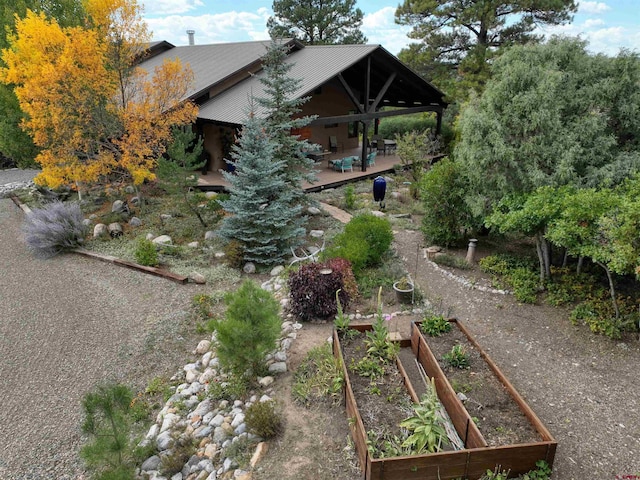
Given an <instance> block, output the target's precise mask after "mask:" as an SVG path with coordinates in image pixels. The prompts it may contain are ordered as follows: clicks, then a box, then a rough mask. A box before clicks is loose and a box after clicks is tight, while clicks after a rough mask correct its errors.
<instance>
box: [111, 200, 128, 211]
mask: <svg viewBox="0 0 640 480" xmlns="http://www.w3.org/2000/svg"><path fill="white" fill-rule="evenodd" d="M128 211H129V207H128V206H127V204H126V202H123V201H122V200H116V201H114V202H113V203H112V204H111V213H126V212H128Z"/></svg>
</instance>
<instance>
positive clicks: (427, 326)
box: [420, 314, 451, 337]
mask: <svg viewBox="0 0 640 480" xmlns="http://www.w3.org/2000/svg"><path fill="white" fill-rule="evenodd" d="M420 330H421V331H422V332H423V333H426V334H427V335H429V336H430V337H439V336H440V335H442V334H444V333H447V332H450V331H451V322H449V321H448V320H447V319H446V318H444V316H442V315H434V314H432V315H428V316H426V317H424V318H423V319H422V323H421V324H420Z"/></svg>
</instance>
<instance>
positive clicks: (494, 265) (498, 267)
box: [479, 254, 540, 303]
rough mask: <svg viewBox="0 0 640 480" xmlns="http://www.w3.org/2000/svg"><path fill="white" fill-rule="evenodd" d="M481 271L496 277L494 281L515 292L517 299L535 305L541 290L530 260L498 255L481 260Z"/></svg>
mask: <svg viewBox="0 0 640 480" xmlns="http://www.w3.org/2000/svg"><path fill="white" fill-rule="evenodd" d="M479 263H480V270H482V271H483V272H485V273H490V274H492V275H494V277H496V278H494V281H497V282H498V284H503V285H504V286H505V287H506V288H510V289H511V290H513V295H514V296H515V297H516V299H517V300H518V301H520V302H523V303H535V302H536V299H537V296H538V292H539V290H540V280H539V276H538V274H537V273H536V272H535V270H534V269H533V268H532V267H533V264H532V262H531V260H530V259H528V258H520V257H514V256H513V255H506V254H497V255H489V256H487V257H484V258H482V259H480V262H479Z"/></svg>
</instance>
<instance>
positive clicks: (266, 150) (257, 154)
mask: <svg viewBox="0 0 640 480" xmlns="http://www.w3.org/2000/svg"><path fill="white" fill-rule="evenodd" d="M276 148H278V145H277V144H276V143H275V140H274V138H273V137H272V135H271V134H270V133H269V130H268V129H267V128H266V124H265V121H264V120H261V119H259V118H258V117H256V116H255V114H254V108H253V106H252V107H251V112H250V114H249V118H248V119H247V121H246V123H245V126H244V128H243V130H242V135H241V137H240V140H239V143H238V144H237V145H234V150H233V152H232V153H231V157H232V159H233V160H232V164H233V165H234V166H235V171H234V172H233V173H229V172H223V174H224V176H225V178H226V180H227V181H228V182H229V184H230V187H229V192H230V197H229V199H228V200H226V201H223V202H221V204H222V206H223V207H224V209H225V210H226V211H227V212H229V213H230V214H231V215H229V216H227V217H225V218H224V220H223V222H222V224H221V226H220V229H219V231H218V233H219V235H220V236H221V237H222V238H224V239H226V240H228V241H231V240H235V241H237V242H239V243H240V245H241V246H242V249H243V257H244V260H246V261H251V262H255V263H257V264H260V265H274V264H277V263H281V262H282V261H283V259H284V258H285V256H286V255H288V252H289V250H290V247H294V246H297V245H298V244H299V238H300V237H301V236H302V235H304V233H305V231H304V228H303V227H302V222H303V217H301V216H300V212H301V210H302V207H301V205H300V204H296V203H295V202H294V199H295V196H294V192H293V189H292V188H291V186H290V184H289V183H287V179H286V174H285V171H286V169H287V164H286V162H285V161H283V160H279V159H276V157H275V150H276Z"/></svg>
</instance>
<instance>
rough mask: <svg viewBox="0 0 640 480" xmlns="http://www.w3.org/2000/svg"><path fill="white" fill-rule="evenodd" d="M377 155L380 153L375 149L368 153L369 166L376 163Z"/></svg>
mask: <svg viewBox="0 0 640 480" xmlns="http://www.w3.org/2000/svg"><path fill="white" fill-rule="evenodd" d="M377 155H378V152H377V151H373V152H371V153H370V154H369V155H367V167H370V166H372V165H375V164H376V156H377Z"/></svg>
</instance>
